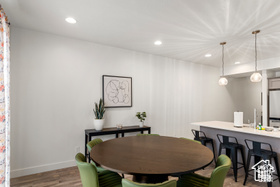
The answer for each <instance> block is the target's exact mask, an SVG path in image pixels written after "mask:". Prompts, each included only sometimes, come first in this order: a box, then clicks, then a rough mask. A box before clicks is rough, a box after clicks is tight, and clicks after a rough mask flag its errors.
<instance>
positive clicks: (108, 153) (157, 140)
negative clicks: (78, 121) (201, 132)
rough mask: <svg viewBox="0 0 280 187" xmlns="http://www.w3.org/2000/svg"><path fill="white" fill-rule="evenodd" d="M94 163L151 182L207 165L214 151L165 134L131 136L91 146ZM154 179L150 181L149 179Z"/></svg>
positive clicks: (138, 180) (136, 179)
mask: <svg viewBox="0 0 280 187" xmlns="http://www.w3.org/2000/svg"><path fill="white" fill-rule="evenodd" d="M91 158H92V160H93V161H94V162H96V163H97V164H99V165H101V166H102V167H104V168H105V169H109V170H111V171H115V172H119V173H125V174H132V175H134V180H135V181H137V182H149V181H150V179H143V176H146V177H144V178H147V176H148V178H154V179H155V178H159V179H155V180H156V181H154V182H160V181H163V180H165V179H167V176H168V175H180V174H184V173H187V172H193V171H196V170H199V169H201V168H204V167H206V166H207V165H209V164H210V163H211V162H212V160H213V153H212V151H211V150H210V149H208V148H207V147H205V146H203V145H200V144H198V143H195V142H193V141H190V140H185V139H180V138H172V137H165V136H131V137H125V138H118V139H112V140H108V141H105V142H103V143H100V144H98V145H96V146H94V147H93V149H92V150H91ZM152 182H153V181H152Z"/></svg>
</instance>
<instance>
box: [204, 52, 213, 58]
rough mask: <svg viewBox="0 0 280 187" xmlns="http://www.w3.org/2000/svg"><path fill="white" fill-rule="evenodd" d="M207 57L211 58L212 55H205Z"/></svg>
mask: <svg viewBox="0 0 280 187" xmlns="http://www.w3.org/2000/svg"><path fill="white" fill-rule="evenodd" d="M204 56H205V57H211V56H212V55H211V54H210V53H208V54H206V55H204Z"/></svg>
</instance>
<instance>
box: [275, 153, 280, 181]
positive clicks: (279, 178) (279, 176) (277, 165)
mask: <svg viewBox="0 0 280 187" xmlns="http://www.w3.org/2000/svg"><path fill="white" fill-rule="evenodd" d="M274 162H275V166H276V170H277V175H278V181H279V183H280V172H279V171H280V170H279V162H278V156H277V155H276V157H274Z"/></svg>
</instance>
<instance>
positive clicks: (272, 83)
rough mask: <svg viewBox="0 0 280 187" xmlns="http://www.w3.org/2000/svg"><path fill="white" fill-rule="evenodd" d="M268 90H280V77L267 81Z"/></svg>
mask: <svg viewBox="0 0 280 187" xmlns="http://www.w3.org/2000/svg"><path fill="white" fill-rule="evenodd" d="M268 89H269V90H273V89H280V77H277V78H271V79H268Z"/></svg>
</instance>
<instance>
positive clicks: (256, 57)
mask: <svg viewBox="0 0 280 187" xmlns="http://www.w3.org/2000/svg"><path fill="white" fill-rule="evenodd" d="M257 59H258V56H257V32H256V33H255V71H257Z"/></svg>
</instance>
